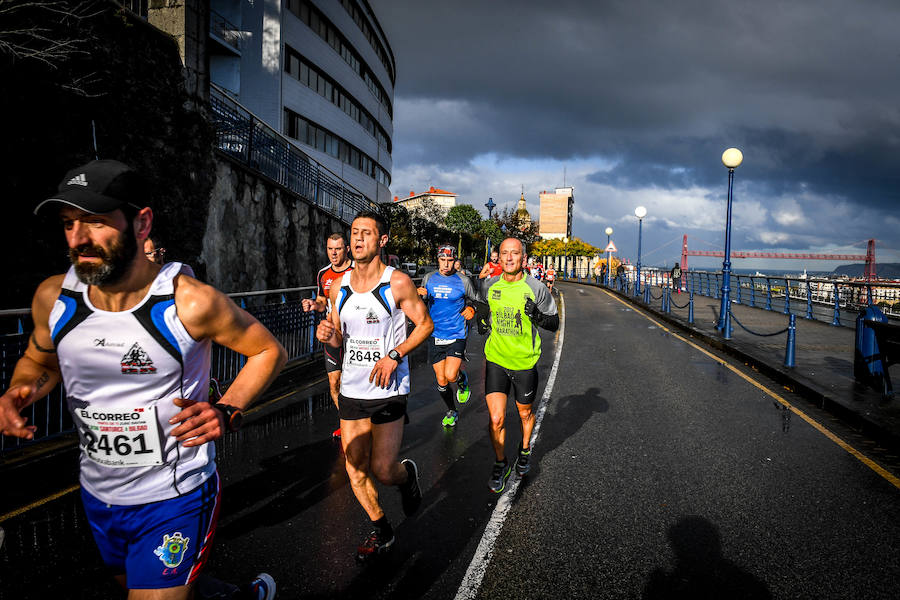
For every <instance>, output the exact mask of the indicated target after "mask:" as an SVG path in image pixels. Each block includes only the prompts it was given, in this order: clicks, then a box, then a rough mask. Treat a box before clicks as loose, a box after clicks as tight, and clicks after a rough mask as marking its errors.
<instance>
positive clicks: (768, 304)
mask: <svg viewBox="0 0 900 600" xmlns="http://www.w3.org/2000/svg"><path fill="white" fill-rule="evenodd" d="M766 310H772V280H771V279H769V278H768V277H766Z"/></svg>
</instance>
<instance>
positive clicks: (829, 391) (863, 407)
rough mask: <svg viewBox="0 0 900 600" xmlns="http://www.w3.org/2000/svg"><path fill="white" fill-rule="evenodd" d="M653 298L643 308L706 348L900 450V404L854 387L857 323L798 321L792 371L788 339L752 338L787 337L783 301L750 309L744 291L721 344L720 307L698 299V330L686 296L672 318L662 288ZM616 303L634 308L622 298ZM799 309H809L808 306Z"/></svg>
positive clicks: (676, 302)
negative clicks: (747, 366)
mask: <svg viewBox="0 0 900 600" xmlns="http://www.w3.org/2000/svg"><path fill="white" fill-rule="evenodd" d="M652 290H653V293H652V295H653V298H654V299H653V300H652V302H651V304H650V306H647V305H645V304H643V302H640V303H639V306H641V307H643V308H645V309H647V310H649V311H651V312H653V314H655V315H656V316H657V317H658V318H661V319H663V320H665V321H666V322H668V323H672V324H674V325H677V326H678V327H680V328H681V329H682V330H684V331H687V332H689V333H690V334H691V335H693V336H694V337H696V338H698V339H701V340H702V341H704V342H705V343H707V344H709V345H712V346H713V347H715V348H717V349H719V350H722V351H725V352H728V353H729V354H731V355H733V356H735V357H737V358H739V359H740V360H742V361H744V362H745V363H748V364H753V365H754V366H755V367H756V368H757V369H760V370H762V371H763V372H765V374H766V375H767V376H769V377H772V378H774V379H776V380H777V381H779V382H781V383H782V384H784V385H785V386H787V387H789V388H791V389H792V390H793V391H797V392H799V393H801V394H802V395H804V396H805V397H807V398H809V399H811V400H812V401H814V402H816V403H817V404H819V405H820V406H822V407H825V408H827V409H828V410H829V411H830V412H832V413H834V414H835V415H836V416H837V417H839V418H841V419H842V420H843V421H845V422H846V423H848V424H849V425H851V426H853V427H854V428H856V429H857V430H859V431H861V432H863V433H865V434H866V435H868V436H870V437H873V438H876V439H878V440H879V441H880V442H882V443H884V444H888V445H891V446H893V447H894V448H897V449H900V396H897V397H896V398H895V399H893V400H891V399H887V400H885V399H883V398H882V395H881V392H880V390H876V389H874V388H873V387H871V386H867V385H865V384H863V383H860V382H858V381H856V380H855V378H854V376H853V357H854V344H855V335H856V330H855V327H854V318H855V315H848V314H847V313H845V312H844V313H842V315H841V322H842V323H844V325H845V326H843V327H839V326H838V327H836V326H833V325H831V317H830V312H831V310H830V309H829V310H828V311H826V312H827V313H828V314H827V315H824V316H823V315H822V314H817V315H816V318H815V319H807V318H805V317H804V316H797V317H796V319H795V322H796V340H795V361H794V362H795V366H794V367H792V368H789V367H785V366H784V362H785V353H786V345H787V344H786V342H787V334H780V335H776V336H768V337H761V336H758V335H754V334H752V333H749V332H748V331H747V329H749V330H750V331H752V332H755V333H762V334H769V333H774V332H776V331H781V330H783V329H785V328H786V327H787V326H788V321H789V317H788V315H787V314H784V311H783V300H780V301H777V302H773V306H772V308H773V310H765V309H764V308H756V307H751V306H747V305H746V303H747V302H748V298H747V297H746V296H747V293H746V290H745V292H744V296H745V298H744V302H745V304H736V303H734V302H732V309H731V310H732V314H734V315H735V316H736V317H737V319H738V321H739V322H740V324H738V322H737V321H733V322H732V323H733V333H732V339H731V340H724V339H723V338H722V333H721V332H720V331H719V330H717V329H716V327H715V325H716V321H717V320H718V315H719V309H720V305H721V301H720V300H718V299H716V298H711V297H708V296H701V295H699V294H695V295H694V323H693V324H691V323H689V322H688V317H689V308H688V300H689V295H688V294H687V293H686V292H682V293H681V294H673V295H672V305H671V306H672V308H671V313H664V312H663V311H662V310H661V290H660V288H658V287H654V288H652ZM619 295H620V297H623V298H627V299H628V300H629V301H631V302H636V300H635V299H634V298H630V297H627V296H626V295H625V294H619ZM757 304H758V306H764V305H765V302H764V300H762V299H760V298H757ZM801 304H802V305H803V306H805V303H801ZM741 325H743V326H744V327H741ZM745 328H746V329H745ZM890 373H891V375H892V379H893V381H900V365H893V366H892V367H891V368H890Z"/></svg>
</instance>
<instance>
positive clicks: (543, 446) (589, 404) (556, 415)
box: [506, 387, 609, 486]
mask: <svg viewBox="0 0 900 600" xmlns="http://www.w3.org/2000/svg"><path fill="white" fill-rule="evenodd" d="M550 402H551V406H549V407H548V410H547V412H546V413H545V414H544V420H543V421H542V422H541V430H540V437H539V438H538V440H537V443H536V444H535V445H534V453H535V455H536V457H537V458H538V460H537V461H536V460H534V459H532V461H531V472H530V473H529V474H528V475H527V476H526V477H525V481H524V482H523V483H524V485H525V486H527V485H528V482H529V481H530V480H532V479H535V478H536V477H537V476H538V475H539V474H540V459H542V458H543V457H544V456H547V455H549V454H550V453H552V452H553V451H554V450H556V449H557V448H558V447H559V446H560V445H561V444H562V443H563V442H565V441H566V440H567V439H569V438H570V437H572V436H573V435H575V434H576V433H577V432H578V431H579V430H580V429H581V428H582V427H583V426H584V424H585V423H587V421H588V420H589V419H590V418H591V417H593V416H594V415H595V414H602V413H605V412H607V411H608V410H609V402H607V400H606V398H604V397H603V396H601V395H600V389H599V388H596V387H592V388H589V389H587V390H586V391H585V392H584V393H583V394H572V395H571V396H564V397H562V398H560V399H559V400H552V399H551V401H550ZM551 410H552V411H553V412H550V411H551ZM513 424H515V422H513ZM514 437H515V436H514ZM506 440H507V441H506V443H507V445H510V435H509V433H508V432H507V438H506Z"/></svg>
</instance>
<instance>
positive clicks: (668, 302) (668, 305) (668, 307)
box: [666, 286, 672, 314]
mask: <svg viewBox="0 0 900 600" xmlns="http://www.w3.org/2000/svg"><path fill="white" fill-rule="evenodd" d="M666 313H667V314H671V313H672V287H671V286H666Z"/></svg>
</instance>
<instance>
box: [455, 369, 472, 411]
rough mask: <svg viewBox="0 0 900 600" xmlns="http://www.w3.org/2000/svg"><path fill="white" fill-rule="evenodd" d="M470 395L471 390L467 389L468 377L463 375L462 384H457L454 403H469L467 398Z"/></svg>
mask: <svg viewBox="0 0 900 600" xmlns="http://www.w3.org/2000/svg"><path fill="white" fill-rule="evenodd" d="M471 395H472V390H470V389H469V376H468V375H467V374H465V373H463V382H462V383H458V384H457V387H456V401H457V402H459V403H460V404H465V403H466V402H468V401H469V396H471Z"/></svg>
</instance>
